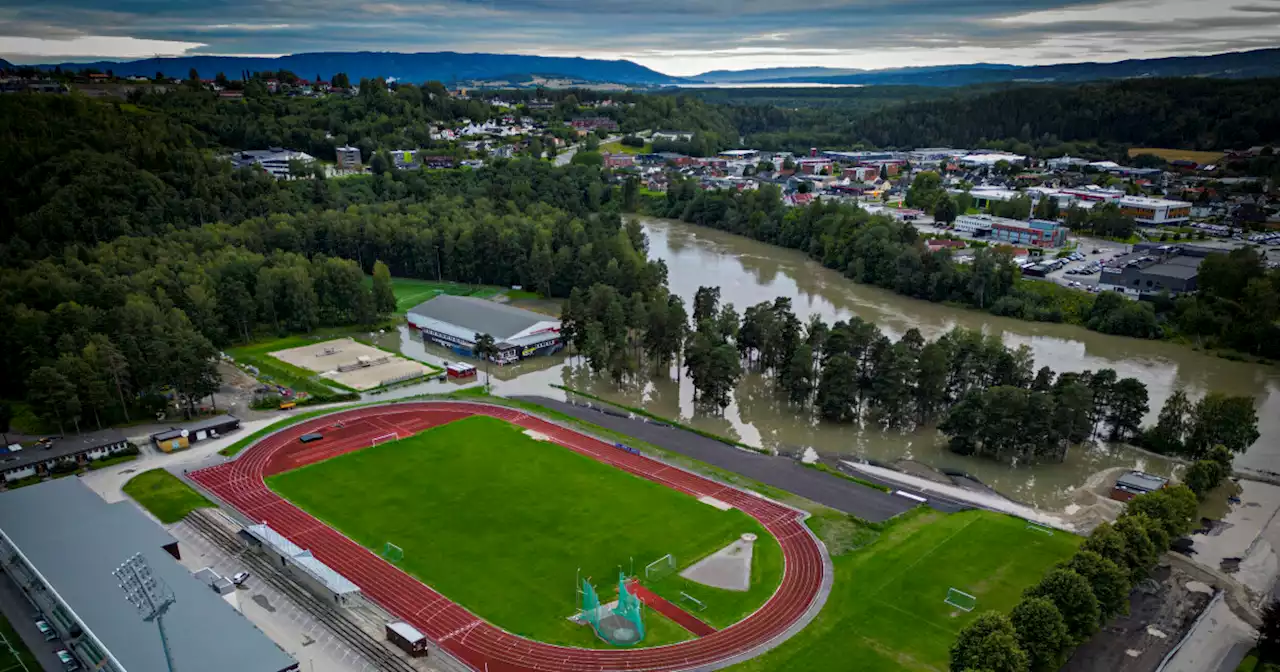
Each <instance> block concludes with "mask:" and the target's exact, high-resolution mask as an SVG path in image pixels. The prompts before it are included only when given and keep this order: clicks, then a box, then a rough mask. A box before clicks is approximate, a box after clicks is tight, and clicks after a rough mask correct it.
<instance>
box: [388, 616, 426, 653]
mask: <svg viewBox="0 0 1280 672" xmlns="http://www.w3.org/2000/svg"><path fill="white" fill-rule="evenodd" d="M387 641H388V642H391V643H392V644H395V645H396V646H398V647H400V648H401V650H403V651H404V652H405V653H407V654H409V655H411V656H413V657H414V658H421V657H422V656H425V655H427V636H426V635H424V634H422V633H421V632H418V631H417V630H416V629H415V628H414V627H413V626H412V625H409V624H408V623H405V622H404V621H396V622H394V623H388V624H387Z"/></svg>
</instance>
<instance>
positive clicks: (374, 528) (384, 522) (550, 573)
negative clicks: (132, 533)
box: [267, 416, 781, 647]
mask: <svg viewBox="0 0 1280 672" xmlns="http://www.w3.org/2000/svg"><path fill="white" fill-rule="evenodd" d="M267 484H268V485H269V486H270V487H271V488H272V489H273V490H275V491H276V492H277V493H279V494H280V495H281V496H282V497H285V498H286V499H288V500H290V501H292V502H293V503H295V504H297V505H298V506H300V507H302V508H303V509H305V510H307V511H308V512H310V513H311V514H312V515H315V516H316V517H318V518H320V519H321V520H324V521H326V522H328V523H329V524H331V525H333V526H334V527H335V528H337V529H338V530H340V531H342V533H343V534H346V535H347V536H349V537H350V538H352V539H354V540H355V541H357V542H358V543H360V544H362V545H364V546H365V547H366V548H369V549H371V550H374V551H375V552H381V551H382V550H383V549H384V547H385V544H386V543H387V542H390V543H393V544H395V545H396V546H399V547H400V548H402V549H403V550H404V559H403V560H401V561H399V562H398V563H397V564H398V565H399V566H400V567H401V568H402V569H404V570H405V571H407V572H409V573H411V574H413V575H414V576H417V577H418V578H419V579H421V580H422V581H423V582H425V583H426V584H427V585H430V586H431V587H433V588H435V589H436V590H438V591H440V592H441V593H443V594H444V595H446V596H448V597H449V598H450V599H451V600H454V601H455V602H457V603H459V604H461V605H463V606H464V607H466V608H467V609H469V610H471V611H473V612H474V613H476V614H477V615H479V616H481V617H482V618H484V619H486V620H488V621H489V622H491V623H493V624H495V625H497V626H499V627H502V628H504V629H506V630H508V631H510V632H514V633H517V634H520V635H524V636H526V637H530V638H533V639H537V640H540V641H545V642H551V643H556V644H567V645H574V646H598V647H603V646H605V644H604V643H603V642H600V640H598V639H597V638H596V637H595V636H594V634H593V633H592V632H591V630H590V629H589V628H588V627H584V626H576V625H573V624H572V623H570V622H569V621H567V620H566V619H567V617H569V616H571V615H573V614H574V613H575V612H576V610H577V607H578V606H579V605H578V602H577V599H578V598H577V594H576V591H575V587H576V577H577V576H578V575H579V571H580V573H581V576H583V577H590V578H591V579H592V582H593V583H594V584H595V585H596V588H597V590H599V592H600V596H601V600H602V601H609V600H612V599H614V598H615V597H616V596H617V593H616V590H615V589H614V587H613V586H616V584H617V579H618V571H619V570H620V569H621V570H622V571H624V572H627V573H628V574H630V573H632V571H633V567H634V573H635V574H639V575H643V573H644V569H643V568H644V566H645V564H647V563H649V562H652V561H653V560H656V559H657V558H660V557H662V556H663V555H665V554H668V553H670V554H672V555H674V556H675V557H676V558H677V561H678V563H679V565H680V566H685V565H688V564H692V562H694V561H696V560H697V559H699V558H701V557H703V556H705V555H707V554H709V553H711V552H713V551H715V550H718V549H720V548H722V547H723V546H725V545H727V544H728V543H730V542H731V541H733V540H734V539H735V538H737V537H738V535H740V534H742V533H744V532H754V533H756V534H757V535H760V542H757V548H764V549H765V550H764V551H762V553H763V554H769V553H773V554H776V555H778V556H780V551H778V550H777V542H776V540H774V539H773V538H772V537H770V536H769V535H768V534H767V533H766V532H765V531H764V529H763V528H762V527H761V526H760V525H759V524H758V523H757V522H756V521H755V520H753V519H752V518H750V517H749V516H747V515H746V514H744V513H742V512H740V511H737V510H731V511H720V510H718V509H716V508H714V507H711V506H708V505H706V504H703V503H701V502H699V501H697V500H696V499H694V498H692V497H689V496H688V495H685V494H682V493H679V492H677V491H675V490H671V489H670V488H667V487H666V486H663V485H659V484H657V483H653V482H651V481H647V480H644V479H641V478H638V477H636V476H632V475H631V474H628V473H626V472H624V471H621V470H618V469H615V468H613V467H610V466H608V465H605V464H602V463H600V462H597V461H595V460H593V459H591V458H589V457H586V456H583V455H580V454H578V453H575V452H573V451H571V450H569V449H567V448H563V447H561V446H559V445H556V444H554V443H550V442H545V441H538V440H535V439H533V438H530V437H529V436H527V435H525V434H524V431H523V429H521V428H519V427H517V426H515V425H512V424H510V423H507V422H503V421H501V420H497V419H494V418H488V417H483V416H476V417H471V418H466V419H463V420H458V421H455V422H452V423H449V424H447V425H442V426H440V427H435V428H432V429H429V430H427V431H424V432H422V433H420V434H417V435H415V436H412V437H409V438H407V439H403V440H400V441H394V442H389V443H383V444H379V445H377V446H375V447H372V448H366V449H364V450H360V451H357V452H353V453H348V454H346V455H342V456H340V457H335V458H333V459H330V460H327V461H324V462H320V463H317V464H313V465H309V466H306V467H302V468H300V469H296V470H294V471H290V472H286V473H282V474H277V475H275V476H271V477H269V478H268V479H267ZM633 563H634V564H633ZM780 565H781V563H780V562H777V563H773V562H766V563H760V564H758V565H757V566H756V568H755V570H756V571H755V572H754V574H755V575H754V576H753V582H755V583H757V584H759V585H760V586H761V588H758V589H755V590H753V591H752V596H751V597H752V598H753V599H756V600H758V604H754V605H741V607H740V608H742V609H743V610H744V613H749V611H751V610H753V609H754V608H755V607H758V606H759V604H763V602H764V601H765V600H766V599H767V598H768V595H769V594H771V593H772V592H773V589H774V587H776V586H777V584H778V582H779V581H780V580H781V566H780ZM762 566H763V569H762V568H761V567H762ZM734 606H735V607H739V605H734ZM645 618H646V627H647V629H648V632H647V635H646V637H645V641H644V643H643V645H657V644H663V643H670V642H673V641H679V640H681V639H685V638H687V637H688V635H687V633H685V632H684V631H683V630H681V629H679V628H678V627H677V626H675V625H674V624H673V623H671V622H669V621H666V620H665V619H664V618H662V617H660V616H659V615H657V614H656V613H655V612H652V611H647V612H646V614H645Z"/></svg>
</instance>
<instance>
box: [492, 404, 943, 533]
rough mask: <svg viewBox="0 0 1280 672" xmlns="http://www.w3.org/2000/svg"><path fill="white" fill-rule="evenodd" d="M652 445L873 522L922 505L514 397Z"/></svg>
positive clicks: (594, 414)
mask: <svg viewBox="0 0 1280 672" xmlns="http://www.w3.org/2000/svg"><path fill="white" fill-rule="evenodd" d="M512 398H513V399H519V400H522V401H527V402H530V403H534V404H538V405H539V406H545V407H546V408H549V409H551V410H554V411H559V412H561V413H564V414H565V415H569V416H572V417H575V418H578V419H579V420H584V421H586V422H590V423H592V424H595V425H599V426H601V427H604V428H606V429H610V430H613V431H615V432H618V433H620V434H626V435H627V436H634V437H636V438H637V439H640V440H642V441H645V442H647V443H651V444H653V445H655V446H658V447H659V448H663V449H665V450H670V451H671V452H673V453H679V454H681V455H685V456H688V457H692V458H693V459H695V460H698V461H700V462H705V463H707V464H710V465H712V466H714V467H719V468H721V469H725V470H728V471H732V472H734V473H737V474H742V475H743V476H746V477H747V478H750V479H752V480H755V481H759V482H761V483H764V484H765V485H771V486H773V487H775V488H780V489H782V490H786V491H787V492H790V493H793V494H796V495H799V496H801V497H804V498H806V499H809V500H812V501H815V502H817V503H819V504H823V505H825V506H829V507H831V508H833V509H836V510H838V511H844V512H845V513H849V514H853V515H855V516H857V517H859V518H861V519H863V520H867V521H870V522H873V523H875V522H881V521H884V520H888V519H890V518H892V517H894V516H896V515H898V514H900V513H902V512H904V511H907V510H909V509H911V508H913V507H914V506H916V505H917V503H918V502H915V501H912V500H910V499H907V498H905V497H899V496H896V495H891V494H888V493H884V492H881V491H879V490H876V489H874V488H868V487H866V486H863V485H858V484H857V483H853V482H850V481H847V480H845V479H843V478H839V477H837V476H833V475H831V474H826V473H823V472H821V471H817V470H815V469H809V468H806V467H803V466H801V465H799V464H797V463H796V462H795V461H793V460H791V459H788V458H785V457H776V456H773V455H761V454H759V453H753V452H751V451H747V450H742V449H740V448H734V447H733V446H729V445H726V444H724V443H722V442H720V441H716V440H715V439H708V438H707V437H705V436H701V435H699V434H694V433H693V432H689V431H686V430H683V429H679V428H676V427H671V426H669V425H662V424H658V423H653V422H645V421H644V420H642V419H632V418H628V417H619V416H617V415H610V414H608V413H602V412H600V411H598V410H594V409H591V408H587V407H584V406H575V405H574V404H570V403H566V402H563V401H556V400H554V399H549V398H547V397H534V396H527V397H521V396H517V397H512Z"/></svg>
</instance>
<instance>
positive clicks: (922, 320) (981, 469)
mask: <svg viewBox="0 0 1280 672" xmlns="http://www.w3.org/2000/svg"><path fill="white" fill-rule="evenodd" d="M641 221H642V222H643V223H644V228H645V232H646V233H647V234H648V236H649V254H650V256H651V257H653V258H657V259H663V260H665V261H666V262H667V266H668V268H669V269H670V276H669V281H670V287H671V291H672V292H674V293H676V294H679V295H680V296H682V297H684V299H685V301H686V302H687V303H692V299H693V294H694V292H695V291H696V290H697V288H698V287H699V286H702V285H718V286H719V287H720V288H721V300H722V301H723V302H731V303H733V304H734V305H735V306H736V307H737V309H738V311H739V312H741V311H742V310H743V309H745V308H746V307H747V306H749V305H752V304H755V303H759V302H761V301H772V300H773V299H774V298H776V297H779V296H785V297H788V298H790V299H791V302H792V306H793V309H794V310H795V312H796V315H797V316H798V317H799V318H800V319H801V321H804V320H806V319H807V318H808V316H809V315H813V314H817V315H821V316H822V317H823V319H825V320H827V321H828V322H832V321H835V320H839V319H847V318H848V317H850V316H851V315H856V316H858V317H861V318H863V319H865V320H868V321H871V322H873V323H875V324H876V325H877V326H879V328H880V329H881V330H882V331H884V332H885V333H886V334H888V335H890V336H891V337H895V338H896V337H897V336H899V335H901V334H902V333H903V332H905V331H906V330H907V329H910V328H911V327H915V328H917V329H919V330H920V332H921V333H922V334H923V335H924V336H925V337H926V338H935V337H937V336H938V335H940V334H942V333H944V332H946V331H947V330H949V329H951V328H952V327H956V326H961V327H966V328H975V329H982V330H984V331H986V332H988V333H993V334H996V335H998V336H1000V337H1001V338H1002V339H1003V341H1004V342H1005V343H1006V344H1007V345H1010V346H1015V347H1016V346H1019V345H1026V346H1028V347H1029V348H1031V350H1032V352H1033V353H1034V354H1035V358H1036V365H1037V366H1042V365H1047V366H1050V367H1052V368H1053V369H1054V370H1055V371H1059V372H1062V371H1082V370H1085V369H1101V368H1112V369H1115V370H1116V372H1117V374H1118V375H1119V376H1120V377H1122V378H1123V377H1128V376H1132V377H1134V378H1137V379H1139V380H1141V381H1142V382H1144V383H1146V385H1147V389H1148V390H1149V392H1150V397H1151V400H1150V403H1151V412H1150V414H1149V415H1148V418H1147V422H1148V423H1151V422H1154V421H1155V416H1156V414H1157V413H1158V412H1159V409H1160V406H1161V405H1162V404H1163V403H1164V401H1165V399H1166V398H1168V396H1169V395H1170V394H1171V393H1172V392H1173V391H1174V390H1176V389H1179V388H1181V389H1184V390H1186V391H1187V393H1188V394H1189V395H1191V396H1192V398H1197V397H1199V396H1201V395H1203V394H1205V393H1206V392H1208V391H1210V390H1214V391H1221V392H1226V393H1230V394H1242V395H1248V396H1251V397H1254V398H1255V399H1256V400H1257V407H1258V416H1259V419H1260V424H1259V430H1260V431H1261V433H1262V437H1261V438H1260V439H1259V440H1258V442H1257V443H1255V444H1254V445H1253V446H1252V447H1251V448H1250V449H1249V451H1248V452H1246V453H1245V454H1244V455H1242V456H1240V457H1238V458H1237V459H1236V466H1237V467H1238V468H1241V469H1250V470H1274V471H1280V368H1276V367H1263V366H1258V365H1251V364H1243V363H1239V362H1231V361H1228V360H1224V359H1221V358H1218V357H1214V356H1211V355H1206V354H1202V353H1199V352H1196V351H1194V350H1192V349H1191V348H1189V347H1187V346H1182V345H1176V344H1172V343H1162V342H1151V341H1140V340H1136V339H1129V338H1121V337H1117V336H1107V335H1104V334H1098V333H1094V332H1091V331H1088V330H1086V329H1083V328H1080V327H1074V326H1070V325H1061V324H1040V323H1033V322H1024V321H1021V320H1014V319H1008V318H1000V317H994V316H991V315H986V314H983V313H979V312H976V311H970V310H965V309H961V308H954V307H950V306H944V305H940V304H934V303H928V302H924V301H917V300H913V299H909V298H905V297H902V296H898V295H896V294H893V293H890V292H887V291H884V290H880V289H877V288H874V287H868V286H865V285H859V284H856V283H854V282H852V281H850V280H847V279H845V278H844V277H843V276H841V275H840V274H839V273H836V272H834V271H831V270H829V269H826V268H823V267H822V266H821V265H820V264H817V263H815V262H813V261H811V260H809V259H808V258H807V257H805V256H804V255H803V254H801V253H799V252H796V251H794V250H786V249H781V248H777V247H773V246H770V245H766V244H764V243H759V242H756V241H753V240H750V239H747V238H743V237H740V236H735V235H732V234H727V233H722V232H719V231H715V230H712V229H707V228H702V227H696V226H694V225H691V224H685V223H682V222H676V221H670V220H660V219H652V218H644V219H642V220H641ZM379 341H380V344H381V345H383V346H384V347H388V348H392V349H398V350H400V351H402V352H404V353H405V354H406V355H409V356H411V357H419V358H422V359H424V360H426V361H431V362H435V363H439V362H441V361H444V360H448V359H451V358H456V356H453V355H452V353H449V352H448V351H447V350H444V349H441V348H436V347H434V346H424V344H423V343H422V341H421V339H420V338H418V337H416V336H415V335H413V334H411V333H410V330H409V329H407V328H405V327H402V328H401V329H400V331H399V333H388V334H385V335H383V336H381V337H379ZM552 384H558V385H566V386H569V387H573V388H576V389H581V390H584V391H587V392H590V393H592V394H595V395H598V396H600V397H602V398H605V399H609V400H612V401H616V402H618V403H622V404H626V405H628V406H635V407H642V408H645V409H646V410H648V411H650V412H652V413H655V414H658V415H661V416H664V417H671V418H679V419H680V420H681V421H682V422H685V423H687V424H690V425H693V426H696V427H699V428H701V429H705V430H708V431H712V432H716V433H718V434H721V435H725V436H730V437H733V438H735V439H738V440H741V441H743V442H744V443H748V444H751V445H756V446H762V447H768V448H776V449H780V450H794V449H798V448H803V447H809V446H811V447H813V448H815V449H817V450H818V451H820V452H825V453H843V454H849V455H857V456H861V457H865V458H870V459H874V460H878V461H881V462H896V461H901V460H911V461H916V462H920V463H923V464H926V465H929V466H931V467H934V468H938V469H957V470H961V471H964V472H967V473H969V474H971V475H973V476H974V477H976V478H977V479H979V480H981V481H982V482H983V483H986V484H987V485H989V486H991V487H992V488H994V489H995V490H997V491H999V492H1000V493H1002V494H1004V495H1006V496H1009V497H1012V498H1014V499H1016V500H1019V501H1022V502H1025V503H1028V504H1032V505H1035V506H1038V507H1043V508H1046V509H1058V508H1061V507H1063V506H1065V505H1067V504H1068V503H1069V502H1070V500H1071V495H1072V493H1073V491H1075V490H1076V489H1077V488H1080V487H1081V486H1082V485H1084V484H1085V482H1086V481H1087V480H1088V479H1089V477H1090V476H1091V475H1094V474H1096V473H1098V472H1100V471H1102V470H1106V469H1112V468H1116V467H1130V468H1137V469H1143V470H1146V471H1150V472H1153V473H1159V474H1165V475H1168V474H1170V473H1172V472H1173V470H1174V468H1175V466H1176V465H1174V464H1173V463H1171V462H1170V461H1168V460H1165V459H1163V458H1160V457H1158V456H1153V455H1150V454H1146V453H1143V452H1141V451H1137V450H1134V449H1131V448H1127V447H1124V446H1108V445H1099V446H1094V447H1090V448H1075V449H1072V450H1071V451H1069V453H1068V455H1067V459H1066V461H1065V462H1063V463H1061V464H1040V465H1019V466H1010V465H1005V464H1000V463H996V462H992V461H989V460H983V459H975V458H966V457H961V456H959V455H954V454H952V453H951V452H950V451H948V450H947V449H946V440H945V438H944V437H943V436H941V435H940V434H938V433H937V432H936V431H934V430H932V429H924V430H919V431H915V432H909V433H901V432H882V431H879V430H873V429H871V430H869V429H862V428H858V427H855V426H849V425H838V424H833V423H828V422H823V421H820V420H818V419H816V418H814V417H812V416H811V415H810V414H809V413H807V412H805V411H802V410H800V409H798V408H795V407H792V406H789V405H787V404H785V403H783V402H781V401H780V400H779V399H778V397H777V396H776V395H775V394H773V392H772V390H771V389H770V385H769V383H768V382H767V381H765V380H764V379H763V378H761V377H760V376H757V375H752V374H748V375H746V376H745V377H744V379H743V381H742V383H741V384H740V385H739V388H738V390H737V393H736V395H735V398H734V401H733V403H732V404H730V406H729V407H728V408H727V409H725V411H724V413H723V415H720V414H710V413H706V412H704V411H701V410H699V409H697V408H695V406H694V403H693V387H692V385H691V384H690V382H689V380H688V378H684V377H679V379H678V380H677V376H676V375H675V372H674V371H672V372H668V375H665V376H662V375H659V376H654V377H652V378H650V379H648V380H645V381H643V382H640V383H635V384H630V385H624V386H618V385H615V384H614V383H613V382H612V381H610V380H608V379H607V378H604V379H601V378H597V377H595V376H592V375H591V374H590V373H589V371H587V369H586V367H585V366H583V365H581V363H580V362H578V361H577V360H576V359H575V360H573V361H566V359H565V358H564V357H553V358H539V359H535V360H526V361H525V362H521V363H520V364H517V365H515V366H508V367H505V368H503V369H502V370H497V368H496V367H495V371H494V391H495V392H496V393H498V394H502V395H514V394H540V395H545V396H552V397H555V398H561V399H563V398H564V396H565V395H564V393H563V392H561V391H560V390H557V389H555V388H552V387H551V385H552ZM450 385H451V384H443V383H429V384H426V385H422V386H409V387H405V388H400V389H398V390H394V391H392V392H388V393H386V397H385V398H392V397H398V396H408V395H412V394H421V393H423V392H427V391H431V392H437V391H440V389H441V388H447V387H449V386H450ZM428 388H430V389H428Z"/></svg>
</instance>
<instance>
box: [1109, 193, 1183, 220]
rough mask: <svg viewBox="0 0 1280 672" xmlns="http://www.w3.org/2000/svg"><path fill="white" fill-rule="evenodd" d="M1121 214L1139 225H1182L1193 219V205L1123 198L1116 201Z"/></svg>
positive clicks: (1130, 197)
mask: <svg viewBox="0 0 1280 672" xmlns="http://www.w3.org/2000/svg"><path fill="white" fill-rule="evenodd" d="M1116 203H1117V204H1118V205H1119V206H1120V212H1122V213H1124V214H1126V215H1129V216H1130V217H1133V221H1135V222H1137V223H1139V224H1151V225H1171V224H1182V223H1183V222H1186V221H1187V220H1188V219H1190V218H1191V204H1190V203H1188V202H1186V201H1171V200H1167V199H1163V198H1147V197H1143V196H1123V197H1121V198H1119V199H1117V200H1116Z"/></svg>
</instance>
